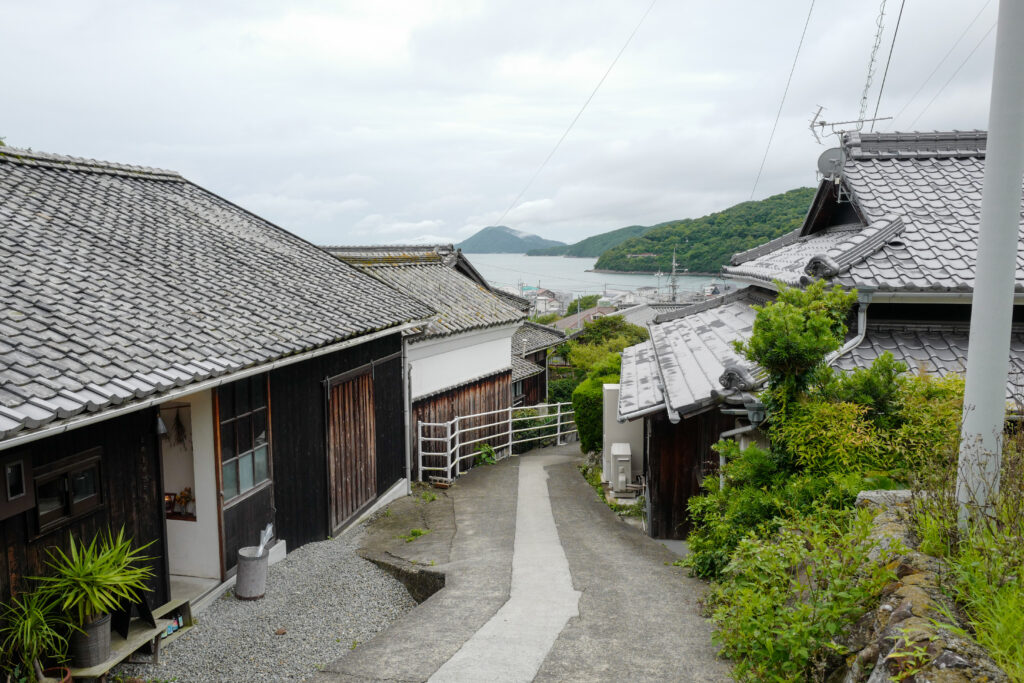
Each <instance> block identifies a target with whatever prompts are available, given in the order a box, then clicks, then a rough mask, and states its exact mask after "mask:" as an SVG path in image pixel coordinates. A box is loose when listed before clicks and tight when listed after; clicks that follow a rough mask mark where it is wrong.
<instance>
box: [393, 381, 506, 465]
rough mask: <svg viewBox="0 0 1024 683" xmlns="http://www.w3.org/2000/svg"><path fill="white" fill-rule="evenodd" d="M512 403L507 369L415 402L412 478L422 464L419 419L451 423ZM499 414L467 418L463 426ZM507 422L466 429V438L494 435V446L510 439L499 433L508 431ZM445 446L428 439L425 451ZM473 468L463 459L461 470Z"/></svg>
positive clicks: (433, 433)
mask: <svg viewBox="0 0 1024 683" xmlns="http://www.w3.org/2000/svg"><path fill="white" fill-rule="evenodd" d="M511 405H512V371H511V370H506V371H504V372H500V373H498V374H495V375H491V376H490V377H485V378H483V379H479V380H477V381H475V382H471V383H469V384H464V385H462V386H460V387H456V388H454V389H449V390H448V391H444V392H441V393H439V394H434V395H433V396H428V397H426V398H424V399H421V400H419V401H415V402H414V403H413V405H412V424H413V425H414V428H413V430H412V438H413V446H412V453H413V463H412V468H413V477H414V478H415V477H416V476H417V474H418V466H419V458H418V454H419V444H418V438H417V430H418V425H419V423H420V422H448V421H449V420H452V419H454V418H455V417H457V416H464V415H472V414H475V413H486V412H489V411H492V410H501V409H506V408H508V407H509V406H511ZM497 417H500V416H494V415H488V416H484V417H481V418H476V419H471V420H465V421H463V423H462V429H463V430H466V429H469V428H472V427H476V426H480V425H483V424H486V423H488V422H493V421H494V420H495V419H497ZM505 430H506V427H505V426H504V425H500V426H494V427H484V428H483V429H479V430H473V431H470V432H467V433H466V435H465V440H475V439H479V438H484V437H495V438H494V439H493V440H492V442H491V445H492V446H498V445H502V444H504V443H506V442H507V441H508V437H507V436H496V435H497V434H500V433H501V432H503V431H505ZM444 435H445V430H444V429H443V428H439V427H435V428H431V432H430V433H429V434H428V436H436V437H442V436H444ZM442 448H443V445H442V442H440V441H428V442H426V444H425V447H424V451H428V452H429V451H437V450H441V449H442ZM475 449H476V445H469V446H464V447H462V448H461V449H460V452H461V453H462V454H467V453H471V452H472V451H474V450H475ZM470 467H472V461H471V460H469V459H467V460H466V461H464V462H463V466H462V469H461V471H462V472H465V471H466V470H468V469H469V468H470Z"/></svg>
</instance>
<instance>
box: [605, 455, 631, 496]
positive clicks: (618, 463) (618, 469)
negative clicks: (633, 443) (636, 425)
mask: <svg viewBox="0 0 1024 683" xmlns="http://www.w3.org/2000/svg"><path fill="white" fill-rule="evenodd" d="M612 466H613V467H614V468H615V475H614V476H613V477H609V481H610V482H611V484H612V490H613V491H614V492H615V495H616V496H626V495H630V494H632V495H636V493H635V491H631V490H630V488H629V484H630V482H632V481H633V456H632V453H631V451H630V448H629V444H628V443H613V444H612Z"/></svg>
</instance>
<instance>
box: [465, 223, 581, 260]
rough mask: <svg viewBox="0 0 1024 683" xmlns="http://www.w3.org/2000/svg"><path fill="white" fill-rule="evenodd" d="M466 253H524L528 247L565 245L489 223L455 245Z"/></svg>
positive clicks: (539, 247) (538, 247) (540, 247)
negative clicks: (489, 224)
mask: <svg viewBox="0 0 1024 683" xmlns="http://www.w3.org/2000/svg"><path fill="white" fill-rule="evenodd" d="M455 246H456V247H458V248H459V249H461V250H462V251H464V252H465V253H467V254H525V253H526V252H527V251H529V250H530V249H542V248H544V247H558V246H565V242H559V241H557V240H548V239H544V238H543V237H538V236H537V235H531V234H530V233H528V232H522V231H520V230H513V229H512V228H510V227H508V226H505V225H491V226H488V227H486V228H484V229H483V230H481V231H480V232H478V233H476V234H475V235H473V236H472V237H470V238H468V239H466V240H463V241H462V242H459V243H458V244H456V245H455Z"/></svg>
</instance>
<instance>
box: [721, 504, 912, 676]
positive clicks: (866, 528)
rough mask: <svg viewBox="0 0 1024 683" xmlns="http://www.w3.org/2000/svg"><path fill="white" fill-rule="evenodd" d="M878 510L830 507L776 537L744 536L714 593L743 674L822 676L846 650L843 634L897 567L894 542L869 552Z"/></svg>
mask: <svg viewBox="0 0 1024 683" xmlns="http://www.w3.org/2000/svg"><path fill="white" fill-rule="evenodd" d="M870 531H871V516H870V514H869V513H865V512H863V511H860V512H854V511H848V512H844V513H839V514H837V513H835V512H834V511H831V510H828V511H825V512H820V513H818V514H812V515H809V516H807V517H804V518H802V519H801V520H799V523H798V527H796V528H790V527H787V528H785V529H783V530H781V531H779V533H778V534H777V535H776V536H775V538H773V539H771V540H770V541H766V540H761V539H756V538H746V539H744V540H742V541H740V543H739V546H738V547H737V549H736V552H735V554H734V555H733V557H732V560H731V561H730V562H729V564H728V567H727V568H726V570H725V575H726V578H727V580H726V581H725V582H723V583H722V584H721V585H720V586H719V587H718V588H717V589H716V590H715V591H714V592H713V593H712V595H711V598H710V604H711V606H712V607H713V610H714V611H713V613H712V619H713V620H714V622H715V625H716V632H715V640H716V641H717V642H718V643H719V644H721V646H722V654H723V655H724V656H726V657H729V658H730V659H732V660H734V662H735V668H734V670H733V673H734V675H735V677H736V678H737V679H738V680H740V681H805V680H812V679H813V680H819V679H820V677H821V675H822V674H823V672H824V668H825V665H826V662H827V661H828V660H829V659H830V658H833V657H835V656H837V655H839V656H841V655H845V654H847V652H846V651H845V649H844V648H843V647H842V646H841V645H839V644H838V643H837V637H838V636H839V635H840V633H841V632H842V631H843V629H844V628H846V627H847V626H848V625H849V624H851V623H853V622H854V621H856V620H857V619H858V618H860V616H862V615H863V614H864V613H865V612H866V611H867V610H868V609H870V606H871V605H872V604H873V603H874V601H875V599H876V598H877V596H878V594H879V593H880V592H881V590H882V588H883V587H884V586H885V584H887V583H889V582H890V581H892V580H894V579H895V578H896V577H895V574H894V573H893V572H892V571H891V570H890V569H887V568H886V567H885V563H886V562H887V561H888V559H889V558H890V557H891V556H892V555H893V554H894V553H895V549H892V550H885V551H882V553H881V556H882V557H881V561H880V562H878V563H876V562H872V561H871V560H870V559H869V553H871V552H872V551H873V550H875V549H877V547H878V543H877V541H872V540H869V538H868V535H869V533H870Z"/></svg>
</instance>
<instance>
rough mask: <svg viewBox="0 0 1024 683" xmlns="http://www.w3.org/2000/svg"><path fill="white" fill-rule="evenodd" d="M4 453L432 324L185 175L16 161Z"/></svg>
mask: <svg viewBox="0 0 1024 683" xmlns="http://www.w3.org/2000/svg"><path fill="white" fill-rule="evenodd" d="M0 262H2V263H3V264H4V267H3V268H2V269H0V439H4V438H8V437H10V436H12V435H15V434H17V433H19V432H23V431H26V430H32V429H36V428H40V427H42V426H44V425H47V424H51V423H54V421H60V420H71V419H74V418H75V416H78V415H80V414H82V413H85V412H97V411H102V410H104V409H107V408H111V407H113V406H120V405H125V404H130V403H131V402H133V401H136V400H139V399H142V398H145V397H150V396H154V395H158V394H160V393H161V392H164V391H167V390H170V389H173V388H176V387H184V386H187V385H189V384H192V383H194V382H197V381H201V380H204V379H207V378H210V377H214V376H219V375H224V374H227V373H231V372H234V371H238V370H241V369H243V368H247V367H251V366H255V365H260V364H263V363H267V362H269V361H272V360H275V359H278V358H281V357H284V356H288V355H292V354H296V353H299V352H303V351H306V350H311V349H315V348H317V347H321V346H324V345H327V344H330V343H332V342H336V341H340V340H343V339H347V338H351V337H354V336H358V335H360V334H365V333H367V332H370V331H373V330H378V329H383V328H387V327H391V326H394V325H397V324H400V323H402V322H404V321H409V320H413V319H420V318H423V317H425V316H427V315H429V314H430V311H429V310H428V309H427V308H425V307H424V306H423V305H422V304H420V303H418V302H416V301H413V300H411V299H410V298H408V297H406V296H403V295H401V294H399V293H398V292H396V291H395V290H394V289H391V288H389V287H386V286H384V285H382V284H381V283H379V282H377V281H375V280H373V279H372V278H368V277H366V276H365V275H363V274H361V273H359V272H358V271H357V270H355V269H353V268H350V267H348V266H345V265H344V264H341V263H339V262H338V261H337V260H336V259H333V258H331V257H330V256H328V255H327V254H324V253H323V252H322V251H320V250H319V249H317V248H316V247H314V246H313V245H311V244H309V243H307V242H305V241H303V240H301V239H299V238H298V237H296V236H294V235H292V234H290V233H288V232H285V231H284V230H281V229H280V228H277V227H276V226H274V225H272V224H270V223H268V222H266V221H264V220H262V219H260V218H258V217H256V216H254V215H252V214H250V213H248V212H247V211H245V210H243V209H240V208H239V207H237V206H235V205H233V204H231V203H230V202H228V201H225V200H224V199H221V198H220V197H217V196H216V195H214V194H211V193H209V192H207V191H206V190H203V189H202V188H200V187H198V186H196V185H194V184H192V183H190V182H188V181H186V180H185V179H184V178H182V177H181V176H179V175H178V174H176V173H173V172H170V171H161V170H157V169H148V168H143V167H138V166H127V165H120V164H109V163H105V162H99V161H92V160H83V159H75V158H71V157H62V156H56V155H49V154H41V153H37V152H27V151H21V150H14V149H10V148H0Z"/></svg>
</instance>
